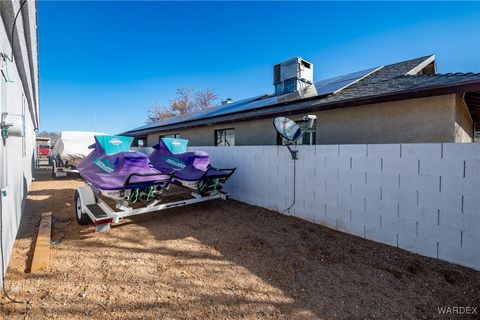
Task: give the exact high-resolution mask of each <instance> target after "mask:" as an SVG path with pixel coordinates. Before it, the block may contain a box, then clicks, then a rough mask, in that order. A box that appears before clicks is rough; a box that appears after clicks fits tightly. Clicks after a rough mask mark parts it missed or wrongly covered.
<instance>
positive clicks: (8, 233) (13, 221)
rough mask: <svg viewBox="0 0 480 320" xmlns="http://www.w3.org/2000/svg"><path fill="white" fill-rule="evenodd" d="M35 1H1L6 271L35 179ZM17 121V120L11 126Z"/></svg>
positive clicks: (0, 143) (0, 167)
mask: <svg viewBox="0 0 480 320" xmlns="http://www.w3.org/2000/svg"><path fill="white" fill-rule="evenodd" d="M36 5H37V4H36V2H35V1H14V0H12V1H0V71H1V72H0V114H2V118H1V119H0V120H1V122H2V131H3V135H2V138H0V189H1V191H0V209H1V218H2V219H1V223H2V228H1V231H2V235H1V236H2V247H3V261H1V263H2V266H3V269H2V270H1V271H3V272H4V273H5V269H6V267H7V266H8V260H9V258H10V254H11V251H12V248H13V243H14V241H15V237H16V234H17V231H18V227H19V225H20V219H21V216H22V211H23V205H24V202H25V198H26V195H27V193H28V190H29V188H30V184H31V181H32V168H33V164H34V158H35V136H36V133H35V131H36V130H37V129H38V126H39V108H38V59H37V58H38V57H37V54H38V52H37V11H36ZM17 14H18V15H17ZM15 17H17V18H16V19H15ZM13 122H15V123H16V125H14V126H10V127H9V126H8V124H12V123H13ZM7 129H8V130H9V131H10V132H9V135H8V137H6V135H5V134H6V132H5V130H7ZM0 259H1V257H0ZM0 281H1V279H0Z"/></svg>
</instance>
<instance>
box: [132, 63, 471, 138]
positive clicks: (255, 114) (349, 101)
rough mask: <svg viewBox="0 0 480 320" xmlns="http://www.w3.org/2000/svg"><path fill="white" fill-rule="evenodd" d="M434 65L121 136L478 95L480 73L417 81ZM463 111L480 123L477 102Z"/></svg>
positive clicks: (381, 72)
mask: <svg viewBox="0 0 480 320" xmlns="http://www.w3.org/2000/svg"><path fill="white" fill-rule="evenodd" d="M434 63H435V56H434V55H429V56H425V57H420V58H416V59H412V60H407V61H402V62H399V63H394V64H390V65H386V66H381V67H377V68H372V70H373V71H371V72H368V73H367V72H366V76H365V77H363V78H360V79H359V80H358V81H356V82H353V83H351V84H350V85H348V86H347V87H345V88H343V89H342V90H340V91H339V92H335V93H332V94H322V95H318V94H317V91H316V87H315V86H309V87H307V88H306V89H305V90H303V91H301V92H294V93H290V94H286V95H283V96H274V95H272V94H266V95H262V96H257V97H253V98H249V99H244V100H240V101H237V102H234V103H232V104H227V105H222V106H217V107H214V108H211V109H208V110H205V111H201V112H197V113H194V114H191V115H187V116H180V117H174V118H169V119H163V120H160V121H157V122H153V123H150V124H147V125H144V126H141V127H138V128H135V129H132V130H130V131H127V132H125V133H124V134H126V135H134V136H140V135H144V134H147V133H149V132H159V131H167V130H175V129H181V128H191V127H198V126H205V125H212V124H221V123H229V122H238V121H244V120H253V119H259V118H266V117H273V116H278V115H291V114H297V113H301V112H307V111H322V110H329V109H334V108H345V107H352V106H358V105H363V104H371V103H377V102H386V101H395V100H403V99H413V98H419V97H426V96H435V95H443V94H451V93H466V92H473V93H474V92H480V73H447V74H435V75H421V73H422V72H421V71H422V70H423V69H424V68H425V67H426V66H429V65H430V66H433V68H434V67H435V65H434ZM365 71H369V70H365ZM419 74H420V75H419ZM321 82H322V81H321ZM318 83H320V82H317V84H318ZM474 98H475V97H474ZM475 99H476V98H475ZM466 101H467V100H466ZM475 101H476V100H475ZM467 105H468V107H469V109H470V112H471V114H472V117H473V116H474V115H475V118H474V121H475V122H480V101H479V105H474V104H472V105H470V103H468V102H467ZM475 112H476V113H475Z"/></svg>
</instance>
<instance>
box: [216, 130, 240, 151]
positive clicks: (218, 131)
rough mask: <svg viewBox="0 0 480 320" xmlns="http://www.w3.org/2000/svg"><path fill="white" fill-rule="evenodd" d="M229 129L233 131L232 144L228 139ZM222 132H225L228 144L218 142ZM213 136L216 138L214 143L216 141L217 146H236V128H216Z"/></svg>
mask: <svg viewBox="0 0 480 320" xmlns="http://www.w3.org/2000/svg"><path fill="white" fill-rule="evenodd" d="M228 131H230V132H233V143H232V144H230V143H229V142H228V140H227V132H228ZM221 132H225V142H226V144H219V143H218V140H219V138H218V134H219V133H221ZM213 138H214V143H215V146H216V147H233V146H235V128H222V129H216V130H215V131H214V135H213Z"/></svg>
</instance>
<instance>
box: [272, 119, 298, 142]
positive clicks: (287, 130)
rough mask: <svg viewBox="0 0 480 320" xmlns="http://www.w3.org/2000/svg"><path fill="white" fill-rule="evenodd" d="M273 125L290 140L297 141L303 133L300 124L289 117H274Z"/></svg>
mask: <svg viewBox="0 0 480 320" xmlns="http://www.w3.org/2000/svg"><path fill="white" fill-rule="evenodd" d="M273 126H274V127H275V130H277V132H278V133H279V134H280V135H281V136H282V137H284V138H285V139H287V140H288V141H295V140H297V139H298V137H300V135H301V134H302V130H301V129H300V126H299V125H298V124H297V123H296V122H295V121H293V120H292V119H289V118H285V117H277V118H275V119H273Z"/></svg>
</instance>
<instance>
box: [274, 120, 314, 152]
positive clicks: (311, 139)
mask: <svg viewBox="0 0 480 320" xmlns="http://www.w3.org/2000/svg"><path fill="white" fill-rule="evenodd" d="M295 122H296V123H298V125H299V126H300V128H301V129H302V131H303V130H304V129H305V127H306V126H307V125H308V121H306V120H297V121H295ZM307 137H308V139H309V142H310V143H308V144H307V143H304V142H305V138H307ZM286 144H287V140H286V139H285V138H284V137H282V136H281V135H280V134H279V133H278V132H277V145H278V146H282V145H286ZM316 144H317V123H316V122H315V123H314V124H313V127H312V130H310V131H309V132H308V133H306V134H305V135H304V136H303V137H302V139H301V141H300V140H298V141H297V145H305V146H313V145H316Z"/></svg>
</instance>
